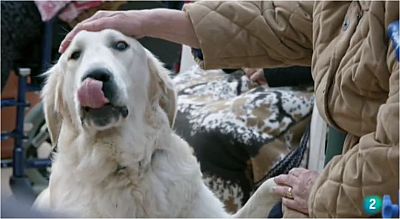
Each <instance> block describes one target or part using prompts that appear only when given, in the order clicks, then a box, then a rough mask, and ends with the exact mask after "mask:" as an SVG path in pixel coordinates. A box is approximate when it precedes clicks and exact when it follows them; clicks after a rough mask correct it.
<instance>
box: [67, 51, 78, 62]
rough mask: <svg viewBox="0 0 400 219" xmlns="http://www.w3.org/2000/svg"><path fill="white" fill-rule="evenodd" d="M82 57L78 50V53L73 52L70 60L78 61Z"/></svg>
mask: <svg viewBox="0 0 400 219" xmlns="http://www.w3.org/2000/svg"><path fill="white" fill-rule="evenodd" d="M80 56H81V51H79V50H78V51H75V52H73V53H72V54H71V56H70V57H69V59H72V60H77V59H79V57H80Z"/></svg>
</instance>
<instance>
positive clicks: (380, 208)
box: [364, 195, 399, 218]
mask: <svg viewBox="0 0 400 219" xmlns="http://www.w3.org/2000/svg"><path fill="white" fill-rule="evenodd" d="M364 212H365V213H366V214H368V215H370V216H374V215H377V214H379V213H381V214H382V218H398V217H399V203H392V199H391V197H390V195H384V196H383V199H382V198H381V197H379V196H368V197H366V198H364Z"/></svg>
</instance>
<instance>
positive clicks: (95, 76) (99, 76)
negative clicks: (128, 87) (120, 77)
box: [78, 69, 129, 127]
mask: <svg viewBox="0 0 400 219" xmlns="http://www.w3.org/2000/svg"><path fill="white" fill-rule="evenodd" d="M117 97H118V95H117V86H116V84H115V81H114V79H113V76H112V74H111V73H110V72H109V71H108V70H107V69H95V70H93V71H90V72H89V73H88V74H86V75H85V76H84V77H83V78H82V83H81V86H80V88H79V89H78V100H79V104H80V106H81V120H82V122H89V123H93V124H94V125H96V126H98V127H104V126H107V125H110V124H111V123H113V122H116V121H118V120H119V119H120V117H122V118H126V117H127V116H128V113H129V111H128V108H127V107H126V106H124V105H121V104H117Z"/></svg>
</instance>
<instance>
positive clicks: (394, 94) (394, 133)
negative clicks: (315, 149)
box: [308, 44, 399, 217]
mask: <svg viewBox="0 0 400 219" xmlns="http://www.w3.org/2000/svg"><path fill="white" fill-rule="evenodd" d="M388 46H389V47H388V48H389V51H388V55H387V60H388V62H387V66H388V69H389V71H390V72H392V73H391V76H390V79H389V94H388V99H387V100H386V103H385V104H383V105H381V107H380V108H379V111H378V115H377V126H376V130H375V131H374V132H372V133H370V134H367V135H364V136H362V137H361V138H360V141H359V143H358V144H357V145H355V146H354V147H353V148H352V149H350V150H349V151H347V152H346V153H345V154H343V155H341V156H336V157H334V158H333V159H332V160H331V162H330V163H329V164H328V166H327V167H326V168H325V170H324V171H323V173H322V174H321V176H320V177H319V178H318V180H317V182H316V184H315V185H314V186H313V188H312V191H311V194H310V198H309V205H308V206H309V213H310V216H312V217H367V216H368V215H366V214H365V212H364V210H363V199H364V198H365V197H367V196H374V195H376V196H379V197H383V195H385V194H388V195H390V196H391V198H392V202H394V203H398V202H399V63H398V61H397V60H396V58H395V54H394V50H393V46H392V45H391V44H389V45H388Z"/></svg>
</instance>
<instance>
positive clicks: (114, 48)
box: [42, 30, 176, 144]
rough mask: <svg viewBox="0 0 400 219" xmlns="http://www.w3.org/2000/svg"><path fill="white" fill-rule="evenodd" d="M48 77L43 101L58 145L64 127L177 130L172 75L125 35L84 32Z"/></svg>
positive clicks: (52, 133)
mask: <svg viewBox="0 0 400 219" xmlns="http://www.w3.org/2000/svg"><path fill="white" fill-rule="evenodd" d="M46 74H47V76H48V78H47V82H46V85H45V87H44V89H43V91H42V98H43V101H44V111H45V117H46V122H47V125H48V127H49V131H50V136H51V139H52V142H53V144H55V143H56V142H57V139H58V136H59V132H60V129H61V125H62V123H63V122H68V123H69V125H72V126H74V128H76V129H78V130H81V131H90V132H100V131H104V130H108V129H112V128H118V127H121V126H122V125H123V124H124V123H126V122H129V123H136V127H138V128H141V127H140V126H143V125H148V126H152V127H157V126H159V125H163V124H168V123H169V125H170V126H172V125H173V122H174V119H175V114H176V93H175V91H174V88H173V85H172V82H171V80H170V79H169V76H168V70H166V69H165V68H164V67H163V66H162V64H161V63H160V62H159V61H158V60H157V59H156V58H155V57H154V56H153V55H152V54H151V53H150V52H149V51H147V50H146V49H145V48H143V47H142V45H141V44H140V43H139V42H138V41H137V40H135V39H133V38H130V37H127V36H125V35H123V34H121V33H120V32H117V31H114V30H103V31H101V32H87V31H81V32H80V33H78V34H77V35H76V36H75V38H74V39H73V41H72V42H71V44H70V46H69V47H68V49H67V50H66V51H65V52H64V53H63V55H62V56H61V57H60V59H59V61H58V63H57V64H56V65H55V66H53V67H52V68H51V69H50V70H49V71H48V72H47V73H46ZM132 131H135V130H132Z"/></svg>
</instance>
